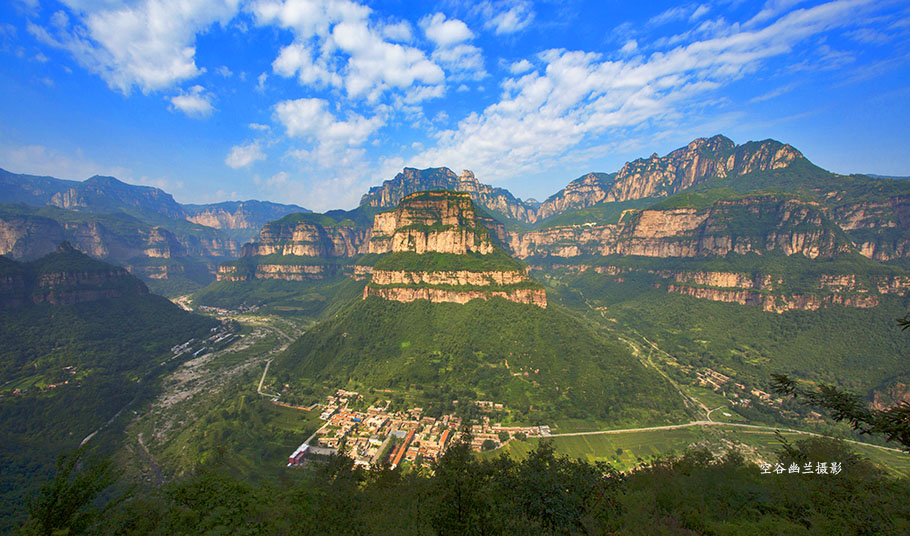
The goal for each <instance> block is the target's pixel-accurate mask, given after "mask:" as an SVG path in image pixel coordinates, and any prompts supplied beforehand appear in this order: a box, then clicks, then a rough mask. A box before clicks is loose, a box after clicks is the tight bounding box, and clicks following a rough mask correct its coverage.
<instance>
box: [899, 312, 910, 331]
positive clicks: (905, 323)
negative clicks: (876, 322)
mask: <svg viewBox="0 0 910 536" xmlns="http://www.w3.org/2000/svg"><path fill="white" fill-rule="evenodd" d="M897 325H898V326H900V327H901V331H904V330H906V329H907V328H910V312H908V313H907V314H906V315H904V317H903V318H898V319H897Z"/></svg>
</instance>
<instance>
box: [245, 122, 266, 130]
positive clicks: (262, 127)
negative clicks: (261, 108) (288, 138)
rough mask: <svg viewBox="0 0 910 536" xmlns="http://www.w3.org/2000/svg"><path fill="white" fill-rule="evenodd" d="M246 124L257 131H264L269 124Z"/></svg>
mask: <svg viewBox="0 0 910 536" xmlns="http://www.w3.org/2000/svg"><path fill="white" fill-rule="evenodd" d="M248 126H249V127H250V128H251V129H253V130H258V131H260V132H265V131H267V130H269V126H268V125H263V124H261V123H250V124H249V125H248Z"/></svg>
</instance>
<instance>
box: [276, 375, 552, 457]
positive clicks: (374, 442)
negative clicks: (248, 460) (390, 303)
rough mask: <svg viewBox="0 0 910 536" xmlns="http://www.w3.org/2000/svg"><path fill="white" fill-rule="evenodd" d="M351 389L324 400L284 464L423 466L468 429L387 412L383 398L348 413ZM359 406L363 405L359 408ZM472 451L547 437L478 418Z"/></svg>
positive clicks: (445, 420)
mask: <svg viewBox="0 0 910 536" xmlns="http://www.w3.org/2000/svg"><path fill="white" fill-rule="evenodd" d="M362 398H363V397H362V396H361V395H360V394H359V393H357V392H354V391H346V390H344V389H339V390H337V391H336V392H335V394H334V395H330V396H328V397H326V403H325V404H323V405H321V406H320V407H319V410H320V415H319V418H320V419H322V420H323V421H324V422H325V424H324V425H323V426H322V427H321V428H320V429H319V430H317V431H316V433H315V434H313V436H312V437H311V438H310V439H308V440H307V441H305V442H304V443H303V444H302V445H300V447H298V448H297V450H295V451H294V452H293V453H292V454H291V456H290V457H289V458H288V465H289V466H290V465H300V464H302V463H303V462H304V460H306V458H307V455H308V454H332V453H336V452H338V451H343V452H345V453H346V454H348V455H349V456H351V457H353V458H354V463H355V465H357V466H362V467H367V468H369V467H375V466H378V465H381V464H383V463H386V462H387V463H389V464H390V465H391V467H392V468H393V469H394V468H395V467H398V466H400V465H401V464H402V463H404V462H410V463H417V464H420V463H424V462H432V461H435V460H437V459H439V458H440V457H441V456H442V455H443V454H444V453H445V451H446V449H447V448H448V447H449V446H450V445H451V444H452V443H453V442H454V441H455V440H457V439H459V438H460V437H461V436H462V434H463V433H464V430H466V429H468V428H467V427H466V426H463V425H465V424H466V423H463V422H462V419H461V418H460V417H457V416H455V415H453V414H446V415H442V416H441V417H438V418H437V417H431V416H428V415H425V414H424V410H423V408H419V407H415V408H409V409H406V410H400V411H391V410H390V409H389V407H390V405H391V402H390V401H388V400H386V401H384V402H382V403H377V404H375V405H372V406H370V407H368V408H367V409H366V410H365V411H357V410H353V409H351V406H352V405H355V406H357V405H358V404H356V402H358V401H361V400H362ZM475 404H476V405H477V406H478V408H479V409H480V410H481V411H484V410H502V409H504V408H503V405H502V404H497V403H494V402H489V401H479V402H475ZM359 407H362V403H361V404H359ZM468 425H469V426H470V431H471V435H472V441H471V447H472V448H473V449H474V450H477V451H479V450H481V449H482V448H483V447H484V445H486V446H487V447H489V445H490V444H491V443H488V441H489V442H492V445H493V446H494V447H499V446H500V445H501V444H502V443H503V442H504V441H508V439H509V438H511V437H512V436H514V435H515V434H517V433H522V434H524V435H526V436H541V435H549V433H550V430H549V427H547V426H532V427H503V426H502V425H501V424H498V423H491V422H490V418H489V417H488V416H486V415H482V416H481V417H480V419H478V422H475V423H469V424H468Z"/></svg>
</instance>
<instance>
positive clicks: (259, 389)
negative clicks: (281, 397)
mask: <svg viewBox="0 0 910 536" xmlns="http://www.w3.org/2000/svg"><path fill="white" fill-rule="evenodd" d="M271 364H272V360H271V359H269V360H268V361H266V362H265V370H263V371H262V378H260V379H259V387H258V388H257V389H256V392H257V393H259V394H260V395H262V396H274V395H269V394H266V393H263V392H262V384H263V383H265V375H266V374H268V373H269V365H271Z"/></svg>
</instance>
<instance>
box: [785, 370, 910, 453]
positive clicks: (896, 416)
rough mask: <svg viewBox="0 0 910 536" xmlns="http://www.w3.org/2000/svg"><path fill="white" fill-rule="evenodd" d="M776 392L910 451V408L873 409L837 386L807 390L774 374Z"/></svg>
mask: <svg viewBox="0 0 910 536" xmlns="http://www.w3.org/2000/svg"><path fill="white" fill-rule="evenodd" d="M772 377H773V382H772V387H771V388H772V389H773V390H774V391H775V392H776V393H778V394H781V395H790V396H793V397H795V398H798V399H802V401H803V403H804V404H807V405H810V406H814V407H816V408H819V409H824V410H827V411H829V412H830V413H831V417H832V418H833V419H834V420H835V421H837V422H840V421H847V422H849V423H850V426H852V427H853V429H854V430H856V431H858V432H859V433H861V434H876V435H884V436H885V437H886V438H887V439H888V441H897V442H899V443H901V445H903V446H904V448H905V449H907V450H908V451H910V404H908V403H907V402H901V403H900V404H898V405H897V406H894V407H893V408H889V409H886V410H874V409H869V408H868V407H867V406H866V404H865V403H864V402H863V400H862V399H861V398H860V397H859V396H857V395H855V394H852V393H848V392H845V391H842V390H840V389H838V388H837V387H835V386H833V385H824V384H823V385H820V386H819V387H818V388H817V389H814V390H813V389H806V388H803V387H800V386H799V384H798V383H797V382H796V381H795V380H792V379H790V378H789V377H787V376H786V375H783V374H772Z"/></svg>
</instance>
